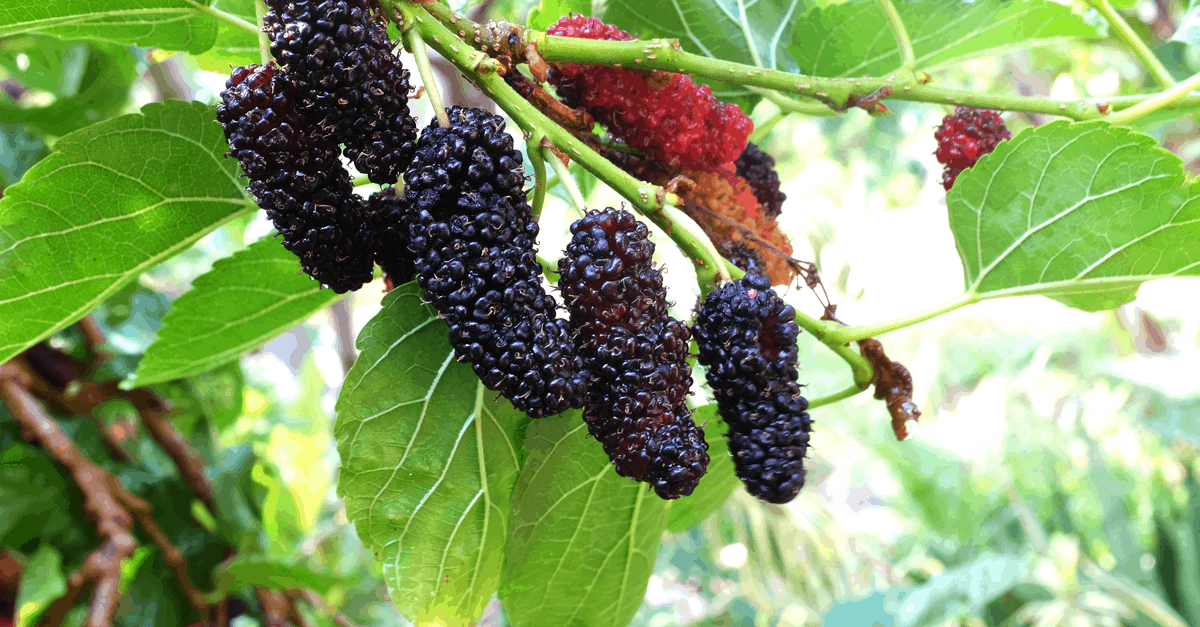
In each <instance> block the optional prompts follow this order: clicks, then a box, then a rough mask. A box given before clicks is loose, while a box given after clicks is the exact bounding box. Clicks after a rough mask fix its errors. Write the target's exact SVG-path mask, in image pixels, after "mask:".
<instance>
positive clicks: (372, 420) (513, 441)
mask: <svg viewBox="0 0 1200 627" xmlns="http://www.w3.org/2000/svg"><path fill="white" fill-rule="evenodd" d="M446 333H447V331H446V325H445V323H444V322H442V321H441V320H439V319H438V318H437V316H436V314H435V312H434V311H433V309H432V308H430V307H428V306H424V305H422V304H421V295H420V290H419V288H418V287H417V286H416V285H415V284H414V283H409V284H407V285H404V286H402V287H399V288H397V289H395V290H393V291H392V292H391V293H389V294H388V295H387V296H386V297H385V298H384V300H383V310H382V311H381V312H380V313H379V314H378V315H376V316H375V318H374V319H372V320H371V322H370V323H368V324H367V326H366V328H365V329H363V331H362V333H361V334H360V335H359V337H358V347H359V349H360V350H361V351H362V353H361V354H360V355H359V358H358V361H356V362H355V363H354V367H353V368H351V369H350V372H349V374H347V375H346V380H345V381H344V382H343V383H342V391H341V394H340V396H339V397H338V403H337V412H338V417H337V423H336V425H335V427H334V436H335V437H336V438H337V442H338V452H339V453H340V454H341V458H342V467H341V471H340V473H339V478H338V494H339V495H340V496H341V497H342V498H344V499H345V502H346V515H347V516H348V517H349V518H350V521H351V522H353V523H354V524H355V526H356V528H357V530H358V535H359V538H361V539H362V542H363V545H364V546H366V547H367V549H369V550H371V551H372V552H373V553H375V555H376V556H377V557H378V558H379V561H380V563H381V564H382V565H383V573H384V580H385V581H386V582H387V585H388V588H389V589H390V590H391V591H392V599H393V601H394V602H395V603H396V606H397V607H398V608H399V609H400V611H401V612H403V613H404V615H405V616H406V617H408V618H409V619H411V620H412V621H413V622H415V623H417V624H421V623H423V622H431V623H432V622H436V623H438V624H443V625H467V624H471V623H474V622H475V621H477V620H478V619H479V615H480V614H481V613H482V611H483V608H484V606H485V605H487V603H488V601H489V599H491V597H492V594H493V593H494V592H495V591H496V588H497V586H498V585H499V582H500V569H501V566H502V565H503V561H504V545H505V541H506V539H507V536H508V528H509V517H510V514H509V510H510V503H511V498H512V490H513V485H514V484H515V483H516V480H517V473H518V472H519V469H520V447H521V438H522V432H523V430H524V428H525V425H526V424H527V422H528V418H527V417H526V416H525V415H524V414H522V413H520V412H518V411H516V410H515V409H513V408H512V406H511V405H510V404H508V402H507V401H504V400H499V401H496V400H494V399H495V398H496V396H497V395H496V393H495V392H491V391H488V390H487V389H485V388H484V387H483V385H482V384H480V382H479V378H478V377H476V376H475V373H474V372H473V371H472V370H471V367H470V366H468V365H467V364H463V363H459V362H458V361H456V360H455V359H454V351H453V349H451V348H450V344H449V341H448V340H447V337H446Z"/></svg>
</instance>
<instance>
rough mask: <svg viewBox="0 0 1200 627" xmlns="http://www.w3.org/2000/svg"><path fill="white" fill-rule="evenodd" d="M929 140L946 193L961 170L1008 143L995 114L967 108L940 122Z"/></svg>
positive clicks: (1002, 121)
mask: <svg viewBox="0 0 1200 627" xmlns="http://www.w3.org/2000/svg"><path fill="white" fill-rule="evenodd" d="M933 136H934V138H935V139H937V143H938V147H937V152H936V153H935V154H936V155H937V160H938V163H941V164H943V165H945V166H946V170H945V172H943V173H942V187H945V188H946V191H950V188H951V187H953V186H954V181H955V179H957V178H958V175H959V174H960V173H961V172H962V171H963V170H966V169H967V168H969V167H971V166H973V165H975V163H976V162H977V161H979V159H980V157H982V156H984V155H986V154H990V153H991V152H992V151H993V150H995V149H996V146H997V145H998V144H999V143H1000V142H1002V141H1004V140H1006V139H1012V134H1011V133H1009V132H1008V127H1006V126H1005V125H1004V120H1001V119H1000V114H999V113H997V112H995V111H987V110H983V109H972V108H970V107H958V108H957V109H955V110H954V115H948V116H946V117H944V118H942V124H941V126H939V127H938V128H937V132H935V133H934V135H933Z"/></svg>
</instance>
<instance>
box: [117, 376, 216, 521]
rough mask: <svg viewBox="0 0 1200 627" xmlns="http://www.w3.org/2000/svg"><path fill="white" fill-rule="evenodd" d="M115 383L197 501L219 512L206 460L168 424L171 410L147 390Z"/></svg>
mask: <svg viewBox="0 0 1200 627" xmlns="http://www.w3.org/2000/svg"><path fill="white" fill-rule="evenodd" d="M115 383H116V382H113V385H112V386H111V388H112V389H113V390H114V391H116V392H118V393H120V394H121V395H122V396H124V397H125V398H126V399H127V400H129V402H130V403H133V406H134V407H135V408H136V409H137V411H138V415H139V416H141V417H142V426H144V427H146V431H147V432H149V433H150V437H151V439H153V440H154V441H155V443H157V444H158V446H159V447H160V448H162V450H163V452H165V453H166V454H167V457H170V458H171V461H172V462H174V463H175V467H176V468H178V469H179V476H180V477H182V478H183V482H184V484H186V485H187V487H188V489H190V490H191V491H192V494H194V495H196V498H198V499H200V501H201V502H203V503H204V505H205V506H206V507H208V510H209V511H210V512H213V513H216V511H217V501H216V498H215V497H214V495H213V485H212V481H210V480H209V478H208V475H207V474H205V472H204V459H203V458H202V457H201V456H200V452H199V451H197V450H196V449H194V448H192V445H191V444H189V443H188V441H187V438H185V437H183V434H182V433H180V432H179V429H176V428H175V425H173V424H171V423H169V422H167V420H166V416H167V413H168V411H169V410H168V409H167V406H166V404H165V403H164V402H163V400H162V399H161V398H159V396H158V395H157V394H155V393H154V392H151V391H150V390H147V389H145V388H137V389H134V390H128V391H124V390H118V389H117V387H116V385H115Z"/></svg>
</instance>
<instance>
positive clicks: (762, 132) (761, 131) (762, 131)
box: [747, 111, 791, 144]
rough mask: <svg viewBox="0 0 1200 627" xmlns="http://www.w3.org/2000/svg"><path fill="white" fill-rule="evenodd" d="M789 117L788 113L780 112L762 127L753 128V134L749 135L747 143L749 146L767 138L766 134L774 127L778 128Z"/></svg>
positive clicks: (789, 113)
mask: <svg viewBox="0 0 1200 627" xmlns="http://www.w3.org/2000/svg"><path fill="white" fill-rule="evenodd" d="M789 115H791V112H790V111H780V112H779V113H776V114H775V115H773V116H771V119H769V120H767V121H766V122H764V123H763V125H762V126H758V127H755V129H754V132H753V133H750V138H749V139H748V140H747V141H748V142H750V143H751V144H757V143H759V142H761V141H762V140H763V138H764V137H766V136H767V133H770V132H771V131H772V130H774V129H775V127H776V126H779V123H780V122H782V121H784V120H786V119H787V116H789Z"/></svg>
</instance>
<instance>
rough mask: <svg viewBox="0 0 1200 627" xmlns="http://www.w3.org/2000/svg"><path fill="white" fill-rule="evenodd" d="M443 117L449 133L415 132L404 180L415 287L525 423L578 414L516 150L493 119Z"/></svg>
mask: <svg viewBox="0 0 1200 627" xmlns="http://www.w3.org/2000/svg"><path fill="white" fill-rule="evenodd" d="M447 113H448V115H449V118H450V122H451V126H450V127H449V128H442V127H440V126H439V125H438V123H437V121H436V120H435V121H434V122H433V123H432V124H431V125H430V126H429V127H427V128H426V129H425V130H424V131H423V132H422V134H421V139H420V142H419V143H418V148H417V153H416V157H415V159H414V161H413V165H412V167H411V168H410V169H409V170H408V171H407V172H405V174H404V179H405V183H406V185H405V196H404V200H405V202H406V203H407V204H408V207H407V211H406V212H405V216H406V218H405V221H406V223H407V225H408V233H409V244H408V246H409V250H410V251H411V252H412V253H413V255H414V256H415V258H416V269H417V280H418V283H419V285H420V286H421V288H422V289H424V290H425V295H426V298H428V299H429V301H430V302H431V303H433V305H434V306H435V307H436V308H437V310H438V311H439V313H441V315H442V317H443V318H445V320H446V322H447V323H448V324H449V326H450V344H451V345H452V346H453V347H454V350H455V354H456V356H457V358H458V359H459V360H460V361H466V362H470V363H471V364H472V367H473V368H474V370H475V373H476V374H477V375H479V378H480V380H481V381H482V382H483V384H484V385H486V386H487V387H489V388H491V389H493V390H497V391H499V392H500V393H501V394H503V395H504V397H505V398H507V399H509V400H510V401H512V403H513V406H515V407H516V408H517V409H520V410H521V411H524V412H525V413H527V414H529V415H530V416H533V417H535V418H540V417H543V416H549V415H553V414H558V413H561V412H563V411H566V410H567V409H571V408H578V407H582V406H583V402H584V394H585V393H586V388H587V380H588V374H587V372H586V370H585V368H584V365H583V360H582V359H580V357H579V356H578V355H577V354H576V352H575V342H574V337H573V336H574V333H573V332H572V330H571V327H570V324H569V323H568V322H567V320H565V319H560V318H558V317H557V316H556V314H557V309H558V307H557V304H556V303H555V302H554V298H553V297H552V296H550V295H549V294H547V293H546V291H545V289H544V288H543V287H542V284H541V276H542V267H541V264H539V263H538V261H537V257H536V252H535V244H536V240H537V235H538V224H537V222H535V221H534V220H533V212H532V209H531V208H530V207H529V203H528V202H527V201H526V199H525V193H524V190H523V186H524V182H525V173H524V170H523V169H522V167H521V153H520V152H519V151H517V150H515V149H514V148H513V140H512V137H511V136H509V135H508V134H507V133H505V132H504V120H503V119H502V118H500V117H499V116H495V115H491V114H489V113H487V112H485V111H481V110H478V109H465V108H461V107H451V108H450V109H449V111H448V112H447Z"/></svg>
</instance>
